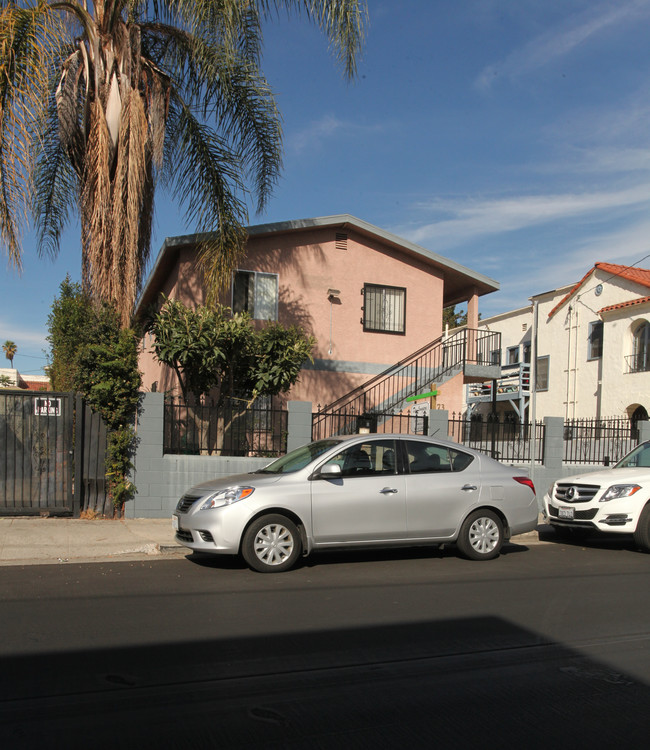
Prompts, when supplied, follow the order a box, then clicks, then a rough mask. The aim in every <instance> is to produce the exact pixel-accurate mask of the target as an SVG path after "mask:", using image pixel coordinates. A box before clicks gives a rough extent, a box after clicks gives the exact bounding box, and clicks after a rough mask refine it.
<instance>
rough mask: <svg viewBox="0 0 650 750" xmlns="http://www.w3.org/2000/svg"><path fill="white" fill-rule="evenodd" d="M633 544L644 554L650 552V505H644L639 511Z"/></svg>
mask: <svg viewBox="0 0 650 750" xmlns="http://www.w3.org/2000/svg"><path fill="white" fill-rule="evenodd" d="M634 543H635V544H636V545H637V547H641V549H642V550H643V551H644V552H650V505H646V506H645V508H644V509H643V510H642V511H641V515H640V516H639V521H638V523H637V525H636V531H635V532H634Z"/></svg>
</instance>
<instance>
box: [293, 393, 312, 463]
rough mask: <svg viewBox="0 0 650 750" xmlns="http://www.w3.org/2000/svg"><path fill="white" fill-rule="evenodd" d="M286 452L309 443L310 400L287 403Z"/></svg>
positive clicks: (310, 422) (310, 423)
mask: <svg viewBox="0 0 650 750" xmlns="http://www.w3.org/2000/svg"><path fill="white" fill-rule="evenodd" d="M287 411H288V416H287V430H288V432H289V434H288V435H287V453H288V452H290V451H292V450H294V449H295V448H300V446H301V445H307V443H311V425H312V416H311V414H312V403H311V401H289V402H288V403H287Z"/></svg>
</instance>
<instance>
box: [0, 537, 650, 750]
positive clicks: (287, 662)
mask: <svg viewBox="0 0 650 750" xmlns="http://www.w3.org/2000/svg"><path fill="white" fill-rule="evenodd" d="M649 584H650V556H649V555H644V554H641V553H639V552H636V551H635V550H634V549H633V547H632V546H631V545H628V544H625V543H621V542H618V541H613V542H608V541H605V542H601V543H597V542H593V543H591V544H590V545H589V546H587V547H583V546H572V545H568V544H546V545H535V546H533V545H531V546H530V547H523V546H517V545H510V546H508V547H507V548H506V549H505V554H503V555H502V556H501V557H500V558H499V559H497V560H494V561H491V562H488V563H473V562H469V561H466V560H462V559H460V558H459V557H457V556H456V555H455V553H454V552H453V550H443V551H436V550H434V551H431V550H415V551H412V550H411V551H389V552H378V553H368V552H362V553H346V554H331V555H321V556H318V557H314V558H313V559H312V560H310V562H309V563H308V564H306V565H304V566H303V567H300V568H298V569H296V570H294V571H290V572H288V573H285V574H281V575H262V574H256V573H253V572H251V571H249V570H248V569H246V568H244V567H243V566H241V565H239V564H238V563H237V562H236V561H231V560H228V559H225V560H220V559H206V558H200V557H190V558H187V559H185V558H181V559H175V560H157V561H147V562H122V563H110V564H107V563H94V564H88V565H72V564H65V565H61V566H51V565H50V566H28V567H24V568H20V567H11V568H0V633H1V637H0V659H1V661H0V667H1V668H0V748H3V750H13V748H20V749H21V750H29V749H30V748H36V747H39V748H66V750H73V749H74V748H84V749H85V748H99V749H102V748H131V747H134V748H135V747H137V748H150V747H151V748H153V747H155V748H201V749H202V748H225V749H226V750H229V749H230V748H264V750H266V749H267V748H271V749H274V748H283V749H284V748H287V749H293V748H318V749H320V748H327V749H329V748H332V749H334V748H336V749H337V750H338V749H339V748H344V749H345V750H347V749H348V748H352V749H354V748H373V750H374V749H376V748H402V747H403V748H420V747H427V748H428V747H433V746H437V747H442V748H465V747H477V746H481V747H488V748H492V747H496V746H498V747H505V748H508V747H517V748H538V747H539V748H542V747H544V748H553V747H555V748H557V747H560V748H562V747H569V746H571V747H572V748H576V747H581V748H582V747H584V748H590V750H591V748H611V747H614V746H616V747H620V748H627V747H630V748H636V747H645V746H647V743H648V737H649V736H650V626H649V624H650V595H649V590H650V587H649Z"/></svg>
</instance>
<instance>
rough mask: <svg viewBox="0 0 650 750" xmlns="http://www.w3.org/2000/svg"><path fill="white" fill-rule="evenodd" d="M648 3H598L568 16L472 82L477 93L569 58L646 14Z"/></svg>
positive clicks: (636, 0)
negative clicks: (595, 39)
mask: <svg viewBox="0 0 650 750" xmlns="http://www.w3.org/2000/svg"><path fill="white" fill-rule="evenodd" d="M648 6H649V2H648V0H628V2H619V3H618V4H616V5H615V6H613V5H612V4H610V3H601V4H598V5H596V6H595V7H593V8H590V9H589V10H588V11H584V12H581V13H578V14H575V15H573V16H571V17H570V18H569V19H568V20H567V21H566V22H565V23H564V24H563V25H560V26H555V27H553V28H552V29H550V30H549V31H547V32H545V33H544V34H541V35H539V36H538V37H536V38H534V39H532V40H531V41H530V42H529V43H528V44H526V45H524V46H523V47H521V48H519V49H516V50H514V52H512V53H511V54H510V55H508V56H507V57H505V58H504V59H503V60H500V61H498V62H496V63H493V64H491V65H488V66H487V67H486V68H484V69H483V70H482V71H481V73H480V74H479V75H478V77H477V79H476V82H475V84H476V86H477V88H479V89H482V90H487V89H489V88H490V87H491V86H492V85H493V83H494V82H495V81H497V80H499V79H502V78H508V79H511V80H514V79H516V78H520V77H522V76H524V75H526V74H528V73H530V72H532V71H534V70H537V69H538V68H542V67H544V66H546V65H548V64H549V63H551V62H553V61H555V60H558V59H560V58H562V57H566V56H567V55H569V54H570V53H571V52H572V51H573V50H574V49H576V47H578V46H580V45H582V44H584V43H585V42H586V41H587V40H589V39H590V38H591V37H593V36H595V35H596V34H598V33H599V32H601V31H603V30H604V29H606V28H608V27H611V26H614V25H616V24H618V23H620V22H622V21H626V20H628V19H631V18H634V17H636V16H637V15H638V13H639V12H641V13H645V12H647V10H648Z"/></svg>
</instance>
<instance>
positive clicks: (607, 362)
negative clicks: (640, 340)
mask: <svg viewBox="0 0 650 750" xmlns="http://www.w3.org/2000/svg"><path fill="white" fill-rule="evenodd" d="M603 319H604V321H605V329H604V337H605V338H604V342H605V343H604V347H603V348H604V355H605V356H604V357H603V396H602V409H603V415H604V416H608V415H610V414H625V413H627V414H628V415H631V414H632V413H633V412H634V410H635V408H636V407H637V406H643V407H645V409H646V410H647V411H648V412H649V413H650V373H649V372H634V373H631V372H628V367H627V361H626V359H625V358H626V357H629V356H631V355H632V354H633V336H634V331H635V329H636V328H637V327H638V326H639V325H640V324H641V323H643V322H650V304H648V303H646V304H644V305H639V306H638V307H636V306H635V307H633V308H629V307H628V308H623V309H622V310H615V311H612V312H609V313H605V314H604V315H603Z"/></svg>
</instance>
